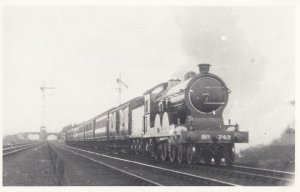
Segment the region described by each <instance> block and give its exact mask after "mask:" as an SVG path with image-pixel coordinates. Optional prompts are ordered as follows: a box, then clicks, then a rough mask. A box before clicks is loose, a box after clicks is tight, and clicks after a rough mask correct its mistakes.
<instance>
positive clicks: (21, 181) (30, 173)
mask: <svg viewBox="0 0 300 192" xmlns="http://www.w3.org/2000/svg"><path fill="white" fill-rule="evenodd" d="M2 178H3V186H49V185H55V184H56V180H55V175H54V174H53V167H52V165H51V161H50V158H49V154H48V150H47V148H46V145H45V144H41V145H37V146H35V147H32V148H29V149H26V150H24V151H20V152H17V153H15V154H12V155H9V156H5V157H3V177H2Z"/></svg>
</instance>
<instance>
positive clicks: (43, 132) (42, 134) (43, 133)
mask: <svg viewBox="0 0 300 192" xmlns="http://www.w3.org/2000/svg"><path fill="white" fill-rule="evenodd" d="M50 89H55V87H50V86H46V85H45V81H43V85H42V86H41V87H40V90H41V92H42V122H41V128H40V140H45V139H46V125H45V121H46V117H45V113H46V95H45V91H46V90H50Z"/></svg>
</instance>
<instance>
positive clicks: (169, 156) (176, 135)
mask: <svg viewBox="0 0 300 192" xmlns="http://www.w3.org/2000/svg"><path fill="white" fill-rule="evenodd" d="M198 66H199V73H198V74H196V73H194V72H189V73H187V74H186V75H185V77H184V80H183V81H180V80H179V79H172V80H169V81H168V82H164V83H161V84H159V85H157V86H155V87H153V88H151V89H149V90H148V91H146V92H145V93H144V94H143V95H142V96H140V97H136V98H134V99H132V100H130V101H128V102H126V103H123V104H121V105H119V106H117V107H114V108H112V109H110V110H108V111H106V112H104V113H102V114H101V115H98V116H96V117H95V118H92V119H91V120H89V121H87V122H83V123H82V124H80V125H79V126H75V127H74V128H72V129H70V130H69V131H68V132H67V134H66V135H67V138H66V142H67V143H68V144H74V145H85V146H87V145H91V146H97V147H100V148H103V149H106V150H116V151H119V152H120V151H125V152H128V153H132V154H148V155H149V156H152V157H154V158H155V159H161V160H163V161H167V160H170V161H171V162H172V163H184V162H186V163H188V164H192V163H194V162H199V161H204V162H206V163H212V162H214V163H215V164H220V163H221V162H222V159H224V161H225V163H226V164H227V165H228V166H231V165H232V164H233V162H234V145H235V143H246V142H248V132H243V131H239V126H238V124H235V125H232V124H231V123H230V122H229V124H227V125H225V124H224V120H223V110H224V108H225V107H226V104H227V103H228V98H229V94H230V90H229V88H228V87H227V86H226V84H225V82H224V81H223V80H222V79H221V78H220V77H218V76H217V75H214V74H211V73H210V72H209V68H210V65H209V64H199V65H198ZM85 124H88V126H85ZM85 127H86V128H85ZM85 132H86V133H88V134H84V133H85ZM77 135H79V136H81V137H80V138H79V137H78V138H77ZM82 135H83V136H85V135H87V136H86V138H83V137H82Z"/></svg>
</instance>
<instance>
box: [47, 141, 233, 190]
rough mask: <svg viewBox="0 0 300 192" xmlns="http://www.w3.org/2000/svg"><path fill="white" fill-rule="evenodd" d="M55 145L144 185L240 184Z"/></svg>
mask: <svg viewBox="0 0 300 192" xmlns="http://www.w3.org/2000/svg"><path fill="white" fill-rule="evenodd" d="M53 145H54V146H55V147H57V148H60V149H62V150H65V151H68V152H71V153H73V154H76V155H78V156H80V157H83V158H86V159H89V160H91V161H93V162H96V163H99V164H101V165H104V166H107V167H110V168H112V169H113V170H117V171H119V172H121V173H122V174H123V175H127V176H130V177H133V179H135V180H139V181H140V182H141V183H143V184H144V185H155V186H172V185H179V186H192V185H194V186H238V184H235V183H231V182H225V181H222V180H217V179H213V178H208V177H204V176H200V175H197V174H191V173H188V172H183V171H179V170H175V169H169V168H164V167H161V166H154V165H151V164H146V163H142V162H138V161H132V160H128V159H124V158H119V157H114V156H109V155H105V154H100V153H98V152H93V151H88V150H84V149H80V148H75V147H71V146H66V145H62V144H53Z"/></svg>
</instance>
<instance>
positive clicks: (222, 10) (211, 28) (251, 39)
mask: <svg viewBox="0 0 300 192" xmlns="http://www.w3.org/2000/svg"><path fill="white" fill-rule="evenodd" d="M3 18H4V26H3V28H4V110H3V111H4V130H3V133H4V135H5V134H10V133H16V132H20V131H39V128H40V125H41V91H40V86H41V85H42V82H43V80H44V81H45V82H46V85H48V86H54V87H55V90H49V91H47V94H46V117H47V118H46V127H47V130H48V131H60V130H61V128H62V127H63V126H65V125H67V124H70V123H80V122H82V121H84V120H88V119H89V118H92V117H94V116H95V115H97V114H99V113H101V112H103V111H105V110H107V109H109V108H111V107H113V106H116V105H117V104H118V93H117V87H118V85H117V83H116V79H117V77H118V75H119V73H121V74H122V80H123V81H124V82H125V83H126V84H127V85H128V86H129V89H126V90H125V89H124V90H123V95H122V100H123V101H126V100H129V99H131V98H133V97H136V96H139V95H142V93H143V92H144V91H146V90H147V89H150V88H151V87H153V86H154V85H156V84H158V83H161V82H164V81H167V80H168V79H170V78H173V77H179V78H181V79H182V77H183V75H184V74H185V73H186V72H188V71H191V70H194V71H197V70H198V69H197V66H196V65H197V64H199V63H210V64H212V67H211V72H212V73H215V74H217V75H219V76H220V77H222V78H223V79H224V80H225V81H226V83H227V85H228V87H229V88H230V89H231V90H232V93H231V94H230V101H229V104H228V107H227V109H226V110H225V112H224V117H225V119H226V121H227V119H228V118H231V119H232V122H234V123H235V122H237V123H239V124H240V129H241V130H245V131H249V132H250V141H251V143H252V144H261V143H268V142H270V141H271V140H272V139H273V138H276V137H279V136H280V134H281V132H282V131H283V130H284V129H285V128H286V127H287V126H288V125H289V124H291V123H292V122H293V120H294V107H293V106H292V105H290V104H289V102H290V101H292V100H295V98H294V40H295V39H294V21H293V19H294V15H293V8H292V7H251V8H249V7H248V8H247V7H243V8H241V7H200V6H199V7H183V6H182V7H167V6H165V7H160V6H156V7H151V6H148V7H138V6H136V7H130V6H119V7H109V6H95V7H88V6H85V7H84V6H77V7H75V6H53V7H50V6H43V7H38V6H32V7H31V6H11V7H4V16H3Z"/></svg>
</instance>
